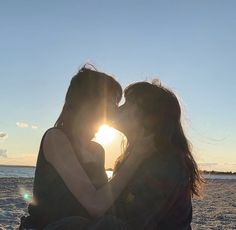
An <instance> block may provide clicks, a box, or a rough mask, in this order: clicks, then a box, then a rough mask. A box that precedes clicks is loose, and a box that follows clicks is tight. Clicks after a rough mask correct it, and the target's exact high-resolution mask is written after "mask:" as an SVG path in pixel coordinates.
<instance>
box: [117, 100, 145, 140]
mask: <svg viewBox="0 0 236 230" xmlns="http://www.w3.org/2000/svg"><path fill="white" fill-rule="evenodd" d="M140 115H141V112H140V109H139V107H138V106H137V104H136V103H135V102H134V101H132V100H129V99H127V100H126V101H125V103H124V104H123V105H121V106H120V107H119V111H118V115H117V118H116V120H115V122H114V127H115V128H116V129H118V130H120V131H121V132H122V133H124V134H125V135H126V136H130V135H132V134H135V133H136V132H138V131H140V128H141V120H140V119H141V116H140ZM136 134H137V133H136Z"/></svg>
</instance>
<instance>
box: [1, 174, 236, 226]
mask: <svg viewBox="0 0 236 230" xmlns="http://www.w3.org/2000/svg"><path fill="white" fill-rule="evenodd" d="M32 184H33V179H32V178H0V229H1V230H2V229H4V230H5V229H17V227H18V226H19V222H20V217H21V216H22V215H25V214H26V213H27V205H28V202H29V201H30V200H31V198H32ZM235 191H236V180H207V183H206V185H205V188H204V190H203V197H202V199H198V200H196V199H194V201H193V224H192V227H193V229H204V230H206V229H219V230H220V229H236V192H235Z"/></svg>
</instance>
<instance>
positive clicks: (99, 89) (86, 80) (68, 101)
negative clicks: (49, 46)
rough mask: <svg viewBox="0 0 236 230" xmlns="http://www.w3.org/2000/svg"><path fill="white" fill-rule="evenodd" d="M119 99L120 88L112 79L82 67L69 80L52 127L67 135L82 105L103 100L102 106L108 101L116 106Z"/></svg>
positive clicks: (120, 95) (120, 94)
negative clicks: (61, 105) (59, 111)
mask: <svg viewBox="0 0 236 230" xmlns="http://www.w3.org/2000/svg"><path fill="white" fill-rule="evenodd" d="M92 67H93V66H92ZM93 68H94V67H93ZM121 97H122V88H121V86H120V84H119V83H118V82H117V81H116V80H115V79H114V78H113V77H111V76H109V75H107V74H105V73H102V72H99V71H97V70H96V69H94V70H92V69H90V68H87V66H86V65H84V66H83V67H82V68H81V69H80V70H79V71H78V73H77V74H76V75H75V76H74V77H73V78H72V79H71V82H70V85H69V88H68V90H67V93H66V97H65V102H64V105H63V108H62V111H61V113H60V115H59V117H58V119H57V121H56V123H55V124H54V127H58V128H60V129H62V130H64V131H65V132H66V133H68V134H69V133H70V130H69V129H70V128H68V127H70V124H71V122H72V121H73V118H74V117H75V116H76V115H77V111H78V110H79V109H81V107H83V105H86V104H87V103H91V100H94V99H101V100H104V101H105V103H104V106H106V101H108V100H112V101H114V103H116V104H117V105H118V103H119V101H120V100H121ZM104 110H106V108H104Z"/></svg>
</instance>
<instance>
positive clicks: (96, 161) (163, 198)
mask: <svg viewBox="0 0 236 230" xmlns="http://www.w3.org/2000/svg"><path fill="white" fill-rule="evenodd" d="M121 96H122V88H121V86H120V84H119V83H118V82H117V81H115V80H114V79H113V78H112V77H111V76H109V75H107V74H104V73H101V72H98V71H94V70H90V69H87V68H85V67H83V68H82V69H81V70H80V71H79V72H78V73H77V74H76V75H75V76H74V77H73V78H72V80H71V83H70V86H69V88H68V91H67V94H66V98H65V104H64V106H63V109H62V112H61V114H60V116H59V118H58V120H57V121H56V124H55V127H53V128H51V129H49V130H48V131H47V132H46V133H45V134H44V136H43V138H42V141H41V145H40V150H39V155H38V160H37V166H36V172H35V179H34V191H33V195H34V201H35V202H34V203H31V204H30V205H29V216H28V217H26V218H23V219H22V224H21V227H20V228H26V229H27V228H36V229H43V228H46V229H82V228H83V229H156V228H158V229H190V228H191V227H190V223H191V218H192V206H191V196H192V195H193V194H196V195H198V192H199V191H198V186H199V184H200V182H201V178H200V177H199V174H198V169H197V165H196V163H195V161H194V159H193V157H192V154H191V152H190V150H189V146H188V142H187V139H186V138H185V135H184V132H183V129H182V126H181V122H180V116H181V110H180V106H179V103H178V100H177V98H176V97H175V95H174V94H173V93H172V92H171V91H170V90H168V89H166V88H164V87H162V86H160V85H158V84H150V83H147V82H139V83H135V84H133V85H131V86H129V87H128V88H127V89H126V90H125V99H126V101H125V103H124V105H122V106H121V107H118V103H119V102H120V99H121ZM115 117H119V119H117V120H116V122H114V118H115ZM104 122H106V123H112V124H114V127H115V128H117V129H119V130H121V131H122V132H123V133H124V134H125V135H126V136H127V139H128V144H127V148H126V151H125V152H124V154H123V155H122V156H121V157H120V159H118V161H117V164H116V166H115V173H114V175H113V177H112V178H111V180H109V181H108V179H107V176H106V173H105V169H104V156H105V155H104V150H103V148H102V147H101V146H100V145H99V144H97V143H95V142H93V141H91V139H92V138H93V136H94V134H95V133H96V131H97V129H98V127H99V126H100V125H101V124H102V123H104Z"/></svg>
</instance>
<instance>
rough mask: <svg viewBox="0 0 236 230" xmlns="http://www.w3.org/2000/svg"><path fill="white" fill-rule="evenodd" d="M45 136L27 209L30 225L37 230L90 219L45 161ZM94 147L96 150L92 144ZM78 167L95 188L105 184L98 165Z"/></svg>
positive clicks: (101, 168) (103, 170)
mask: <svg viewBox="0 0 236 230" xmlns="http://www.w3.org/2000/svg"><path fill="white" fill-rule="evenodd" d="M45 134H46V133H45ZM45 134H44V136H43V138H42V141H41V144H40V149H39V155H38V159H37V164H36V171H35V178H34V186H33V201H32V202H31V203H30V204H29V207H28V212H29V214H30V219H31V221H32V222H33V223H34V224H35V225H36V226H37V228H43V227H44V226H46V225H47V224H49V223H52V222H54V221H56V220H59V219H62V218H64V217H68V216H81V217H84V218H90V216H89V214H88V212H87V211H86V209H85V208H84V207H83V206H82V205H81V204H80V203H79V202H78V200H77V199H76V198H75V197H74V195H73V194H72V193H71V192H70V190H69V189H68V188H67V186H66V185H65V183H64V181H63V179H62V178H61V177H60V175H59V174H58V173H57V171H56V169H55V168H54V167H53V166H52V165H51V164H50V163H49V162H48V161H47V160H46V159H45V156H44V152H43V147H42V146H43V141H44V137H45ZM94 145H95V146H96V144H95V143H94ZM103 154H104V153H103ZM80 164H81V165H82V167H83V168H84V170H85V172H86V173H87V175H88V176H89V178H90V180H91V182H92V183H93V184H94V186H95V187H96V188H99V187H101V186H102V185H104V184H105V183H107V181H108V179H107V175H106V172H105V169H104V163H103V162H102V161H101V163H100V164H98V163H83V162H81V161H80ZM74 176H75V177H76V175H74Z"/></svg>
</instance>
